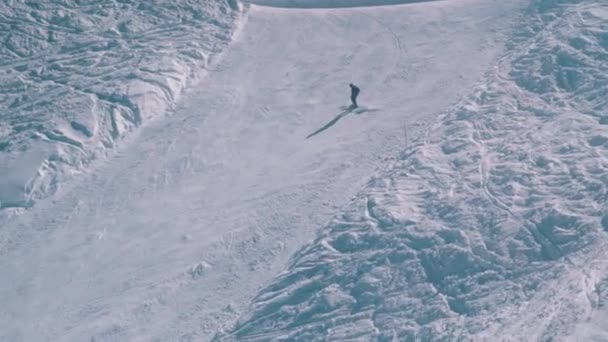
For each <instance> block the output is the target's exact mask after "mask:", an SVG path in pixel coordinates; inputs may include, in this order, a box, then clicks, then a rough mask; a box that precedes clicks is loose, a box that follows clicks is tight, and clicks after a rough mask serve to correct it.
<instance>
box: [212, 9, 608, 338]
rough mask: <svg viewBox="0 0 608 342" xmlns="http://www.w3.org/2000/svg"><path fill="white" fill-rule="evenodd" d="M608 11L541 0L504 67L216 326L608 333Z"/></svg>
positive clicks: (424, 333)
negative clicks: (234, 315) (238, 312)
mask: <svg viewBox="0 0 608 342" xmlns="http://www.w3.org/2000/svg"><path fill="white" fill-rule="evenodd" d="M607 18H608V5H606V3H602V2H599V1H573V2H565V1H548V0H544V1H537V2H536V3H535V4H534V6H532V7H531V8H530V9H528V10H527V13H525V17H522V21H524V24H523V25H521V26H520V27H521V29H518V32H517V33H516V34H514V37H513V40H512V41H511V42H510V44H509V46H508V47H507V50H506V52H505V54H504V56H503V57H502V58H501V59H500V60H499V62H498V64H497V67H496V68H495V70H492V71H490V72H488V74H487V77H486V78H485V80H484V81H483V82H481V83H480V84H479V86H478V87H477V88H476V89H475V91H474V92H473V93H472V94H470V95H469V96H467V97H465V98H463V100H462V101H461V102H460V103H458V104H457V105H455V106H454V107H453V108H451V109H450V110H448V111H447V112H446V113H445V114H444V115H443V116H442V118H441V119H440V120H439V121H438V122H437V124H436V125H435V126H434V127H432V128H431V129H430V130H429V132H428V135H427V137H426V138H425V139H421V140H420V141H414V142H412V143H411V144H410V147H409V148H408V149H407V150H406V151H404V152H403V154H402V155H401V157H400V158H399V160H398V161H397V162H396V164H395V165H394V166H393V167H392V168H391V169H390V170H389V171H387V172H386V173H385V174H382V175H381V176H379V177H377V178H374V179H372V180H371V181H370V183H369V186H368V188H367V189H366V190H365V191H364V192H363V193H361V195H360V196H359V197H358V198H357V199H356V201H355V202H354V204H353V205H352V206H350V207H349V208H348V209H347V210H345V212H344V213H343V214H341V215H339V216H337V217H336V218H335V219H334V220H333V221H332V222H331V223H330V224H329V226H328V227H326V228H325V229H323V230H322V232H321V233H320V235H319V237H318V238H317V239H316V240H315V241H314V242H313V243H312V244H311V245H309V246H308V247H306V248H305V249H303V250H302V251H300V252H299V253H298V254H297V255H296V256H295V257H294V258H293V261H292V263H291V266H290V267H289V269H288V271H287V272H285V273H284V274H283V275H281V276H279V277H278V279H276V280H275V281H274V282H273V283H272V284H270V285H269V286H267V287H266V288H264V289H263V290H262V291H261V292H260V293H259V294H258V295H257V296H256V298H255V299H254V300H253V303H252V305H251V309H250V311H249V312H248V313H246V314H245V315H243V316H242V317H241V319H240V321H239V323H237V325H236V326H235V327H234V329H233V330H231V331H228V332H226V333H221V334H218V335H217V336H216V340H217V341H229V340H239V341H287V340H289V341H321V340H322V341H333V340H336V341H338V340H339V341H346V340H348V341H354V340H361V341H370V340H375V341H414V340H416V341H417V340H423V341H430V340H496V337H497V336H501V337H502V338H503V339H502V340H509V339H512V340H514V341H531V340H562V339H565V338H566V337H567V336H573V339H576V338H577V336H579V337H580V336H583V337H585V339H586V340H592V339H593V338H599V337H598V336H604V337H605V336H606V333H607V332H606V331H605V329H606V328H605V325H604V326H603V325H602V324H603V323H602V322H605V318H606V317H607V316H608V315H607V314H606V306H605V301H606V299H607V298H608V297H607V296H608V295H607V293H608V292H606V291H607V288H608V285H607V284H608V277H607V276H606V271H607V270H608V267H607V263H606V260H608V258H607V257H608V255H607V254H606V253H607V252H606V251H607V248H606V247H608V246H607V244H606V234H607V233H608V214H606V213H607V212H608V208H607V204H606V203H607V199H608V116H607V115H608V114H607V110H608V96H607V95H608V26H606V19H607Z"/></svg>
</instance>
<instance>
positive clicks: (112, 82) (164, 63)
mask: <svg viewBox="0 0 608 342" xmlns="http://www.w3.org/2000/svg"><path fill="white" fill-rule="evenodd" d="M237 17H238V6H237V4H236V2H235V1H232V0H226V1H209V2H206V3H205V4H202V3H200V2H197V1H191V0H178V1H169V2H167V1H161V0H152V1H150V0H145V1H143V0H140V1H118V0H109V1H105V0H103V1H102V0H93V1H84V2H83V1H79V0H53V1H43V2H36V1H25V2H24V1H20V0H5V1H2V2H1V3H0V41H1V42H2V44H1V45H0V210H1V209H3V208H5V209H6V208H22V207H29V206H31V205H33V204H34V202H35V201H36V200H38V199H40V198H44V197H47V196H49V195H52V194H53V193H55V192H56V191H57V189H58V187H59V186H60V184H61V183H62V182H63V181H65V180H67V179H69V178H71V177H72V175H73V174H75V173H80V172H82V171H83V170H85V169H87V168H88V166H89V165H90V164H91V162H92V161H94V160H98V159H100V158H102V159H103V157H105V156H107V155H108V152H110V155H111V154H112V153H113V149H114V147H115V146H116V145H117V143H118V144H119V143H120V140H122V139H124V138H125V137H126V136H127V135H129V133H130V132H132V131H134V130H136V129H137V127H139V126H141V125H142V124H144V123H146V122H148V121H150V119H152V118H155V117H159V116H161V115H162V114H164V113H166V112H168V111H169V110H170V109H171V107H172V106H173V104H174V103H175V102H176V101H177V100H178V98H179V96H180V94H181V93H182V91H183V89H184V88H185V87H186V86H187V85H188V84H193V83H194V81H195V80H196V79H197V78H198V77H199V76H200V75H201V73H202V71H203V70H204V69H205V68H208V67H209V65H210V63H211V62H212V61H213V59H214V57H215V56H216V55H217V54H218V53H220V52H221V51H222V50H223V49H224V48H225V47H226V45H227V44H228V43H229V42H230V40H231V35H232V33H233V31H234V26H235V22H236V19H237ZM3 215H6V212H4V213H3Z"/></svg>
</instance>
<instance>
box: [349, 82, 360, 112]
mask: <svg viewBox="0 0 608 342" xmlns="http://www.w3.org/2000/svg"><path fill="white" fill-rule="evenodd" d="M349 86H350V100H351V102H352V103H353V104H352V108H357V96H359V92H360V91H361V90H360V89H359V87H357V86H356V85H354V84H352V83H351V84H349Z"/></svg>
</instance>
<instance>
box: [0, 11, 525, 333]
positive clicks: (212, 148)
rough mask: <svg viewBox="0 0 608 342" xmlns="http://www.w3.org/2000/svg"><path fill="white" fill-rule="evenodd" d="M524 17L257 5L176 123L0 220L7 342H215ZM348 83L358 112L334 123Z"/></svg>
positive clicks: (2, 325) (2, 326) (1, 316)
mask: <svg viewBox="0 0 608 342" xmlns="http://www.w3.org/2000/svg"><path fill="white" fill-rule="evenodd" d="M520 6H521V4H518V2H517V1H509V2H500V3H498V4H497V3H495V2H488V1H486V0H458V1H443V2H442V1H437V2H425V3H421V4H417V5H402V6H388V7H365V8H349V9H331V10H325V9H322V10H321V9H317V10H293V9H277V8H266V7H260V6H253V5H252V6H251V8H250V9H249V10H248V12H247V13H248V16H247V21H246V23H245V25H244V26H243V28H242V31H241V32H240V33H239V34H238V35H237V39H235V40H234V41H233V42H231V44H230V46H229V48H228V49H227V50H226V51H225V52H224V53H223V56H222V58H221V59H220V61H219V62H218V63H217V64H216V65H214V67H213V68H212V69H213V71H212V72H210V73H209V74H208V75H207V76H206V78H205V81H204V82H201V83H200V85H199V86H196V87H192V88H188V90H187V91H186V92H185V93H184V96H182V98H181V99H180V101H179V103H178V104H177V105H176V107H175V109H174V111H173V112H172V115H171V116H170V117H167V118H165V119H159V120H154V121H153V122H151V123H150V124H149V125H146V127H142V129H141V130H140V131H141V133H138V134H137V135H136V136H135V137H134V139H133V141H132V143H129V144H124V145H123V146H121V147H120V148H118V149H117V153H116V155H115V156H113V157H112V158H109V159H108V160H107V162H104V163H100V164H101V165H96V167H95V168H91V170H90V172H86V173H85V174H83V175H80V176H79V177H77V179H74V180H73V181H70V182H67V184H65V185H64V186H63V187H62V188H61V189H60V191H58V193H56V194H55V195H54V196H53V198H51V199H46V200H41V201H38V202H37V204H36V206H34V207H33V208H30V209H28V210H23V213H22V214H21V215H15V216H14V217H12V218H11V219H10V220H6V221H0V226H2V229H0V254H1V255H2V257H0V279H2V280H5V279H8V281H0V303H2V305H0V340H3V339H4V340H7V341H11V342H18V341H38V340H50V341H91V340H94V341H155V340H158V341H176V340H181V341H205V340H209V339H210V338H212V336H213V335H214V334H215V333H216V332H217V331H218V330H219V329H220V328H225V327H227V326H230V325H232V323H233V321H234V320H235V319H236V318H237V317H238V315H239V313H240V312H242V311H243V310H244V308H245V307H246V305H247V303H248V302H249V301H250V300H251V298H253V296H254V295H255V294H256V293H257V292H258V291H259V289H260V288H261V287H262V286H264V285H265V284H268V282H269V281H270V280H271V279H272V278H273V277H275V276H276V275H277V272H279V271H281V270H283V269H284V268H285V267H286V266H287V265H286V264H287V259H288V257H289V256H290V255H291V254H292V253H293V251H295V250H298V249H299V248H300V247H301V244H302V243H304V242H309V241H310V240H311V239H313V238H314V233H315V232H316V231H317V230H318V229H319V228H320V227H322V225H323V224H325V223H327V222H328V221H329V220H330V219H331V217H332V215H334V214H335V211H336V210H337V208H339V207H342V206H344V204H345V203H348V201H349V200H350V199H352V198H353V197H355V196H356V194H357V193H358V192H359V191H360V190H361V188H362V187H363V186H364V185H365V184H366V182H367V180H368V179H369V177H370V175H372V174H373V173H374V171H375V170H376V169H377V168H378V167H380V166H382V165H383V163H386V162H387V160H393V159H394V158H395V156H396V155H397V154H398V152H399V151H400V150H401V149H403V148H404V145H403V144H404V138H405V137H404V131H405V130H404V127H407V132H408V136H411V135H416V134H418V133H417V132H416V131H420V130H421V127H424V125H423V124H422V122H424V121H431V120H433V119H434V118H435V117H436V116H437V115H438V114H440V113H442V112H443V111H444V110H445V109H446V108H447V107H448V106H449V105H451V104H454V103H456V102H457V101H458V99H459V98H460V97H461V95H462V93H464V92H467V91H468V90H470V89H472V88H473V87H474V85H475V84H476V82H477V81H478V80H480V79H481V78H482V77H483V74H484V72H486V71H487V69H488V68H489V67H491V66H492V65H494V62H495V59H496V58H497V56H498V54H499V53H500V51H501V49H502V47H503V45H504V39H505V36H506V35H505V33H504V31H505V29H506V28H508V26H510V20H512V19H513V16H514V15H515V14H517V13H519V11H520V10H521V8H520ZM471 52H474V53H471ZM350 82H355V83H357V84H359V85H360V86H361V88H362V93H361V95H360V97H359V103H360V104H361V106H362V108H360V109H359V110H357V111H353V112H351V113H347V114H345V115H343V114H342V113H345V112H347V111H348V110H347V109H344V108H343V106H348V104H349V99H348V96H349V88H348V84H349V83H350ZM363 107H365V108H363ZM336 117H338V118H339V119H338V121H336ZM331 122H333V124H332V125H331V126H330V127H328V128H327V129H325V130H323V131H322V132H320V133H318V134H316V135H314V136H311V137H310V138H308V139H307V138H306V137H307V136H309V135H310V134H311V133H313V132H317V131H319V129H320V128H323V127H327V126H328V123H331ZM345 271H348V269H345Z"/></svg>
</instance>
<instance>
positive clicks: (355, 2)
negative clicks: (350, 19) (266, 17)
mask: <svg viewBox="0 0 608 342" xmlns="http://www.w3.org/2000/svg"><path fill="white" fill-rule="evenodd" d="M427 1H439V0H248V1H247V2H248V3H252V4H256V5H262V6H270V7H284V8H341V7H367V6H386V5H400V4H413V3H419V2H427ZM443 1H449V0H443Z"/></svg>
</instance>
